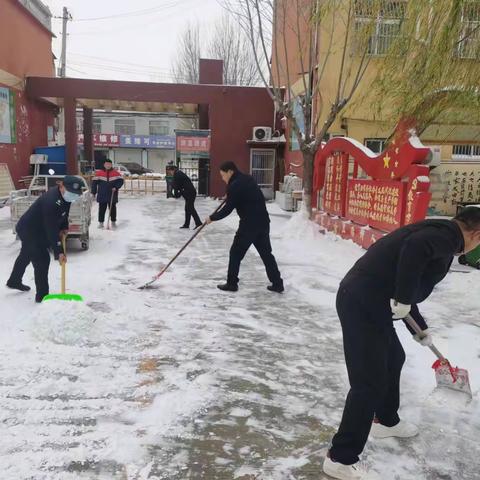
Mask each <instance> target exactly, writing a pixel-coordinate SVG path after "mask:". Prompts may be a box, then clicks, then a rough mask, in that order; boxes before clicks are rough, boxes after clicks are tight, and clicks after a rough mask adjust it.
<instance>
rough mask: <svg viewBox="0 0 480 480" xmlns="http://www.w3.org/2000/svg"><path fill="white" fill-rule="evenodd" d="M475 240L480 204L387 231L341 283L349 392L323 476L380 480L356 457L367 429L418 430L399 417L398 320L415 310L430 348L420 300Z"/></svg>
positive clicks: (395, 433) (379, 434) (479, 236)
mask: <svg viewBox="0 0 480 480" xmlns="http://www.w3.org/2000/svg"><path fill="white" fill-rule="evenodd" d="M478 245H480V208H477V207H469V208H466V209H464V210H463V211H462V212H461V213H460V214H458V215H457V216H456V217H455V218H454V219H453V220H426V221H423V222H420V223H416V224H413V225H408V226H406V227H403V228H400V229H398V230H396V231H394V232H392V233H390V234H389V235H387V236H385V237H384V238H382V239H381V240H379V241H378V242H377V243H375V244H374V245H372V246H371V247H370V249H369V250H368V251H367V253H365V255H364V256H363V257H362V258H361V259H360V260H358V262H357V263H356V264H355V265H354V266H353V268H352V269H351V270H350V271H349V272H348V273H347V275H346V276H345V278H344V279H343V280H342V282H341V283H340V288H339V290H338V293H337V312H338V316H339V318H340V323H341V325H342V331H343V344H344V352H345V361H346V365H347V371H348V378H349V381H350V391H349V392H348V395H347V399H346V402H345V408H344V411H343V417H342V421H341V423H340V427H339V428H338V431H337V433H336V435H335V436H334V437H333V440H332V445H331V447H330V450H329V452H328V454H327V458H326V459H325V462H324V464H323V470H324V472H325V473H326V474H328V475H330V476H331V477H333V478H337V479H340V480H374V479H380V477H379V476H378V475H377V474H376V473H374V472H372V471H370V472H368V471H366V470H365V469H363V468H362V467H360V466H358V463H357V462H358V461H359V455H360V454H361V453H362V451H363V449H364V447H365V443H366V442H367V438H368V435H369V434H370V433H371V434H372V436H373V437H375V438H386V437H401V438H407V437H413V436H415V435H417V434H418V428H417V427H416V426H415V425H413V424H411V423H409V422H406V421H404V420H401V419H400V417H399V416H398V408H399V405H400V386H399V384H400V373H401V370H402V366H403V363H404V361H405V352H404V350H403V348H402V345H401V343H400V341H399V339H398V337H397V334H396V333H395V328H394V326H393V320H401V319H405V317H407V315H408V314H410V315H411V316H412V317H413V318H414V319H415V320H416V322H417V324H419V326H420V327H421V329H422V330H423V333H424V335H422V338H420V337H419V336H418V335H414V337H413V338H414V339H415V340H417V341H418V342H420V343H421V344H422V345H424V346H431V345H432V338H431V336H430V334H429V333H428V327H427V325H426V323H425V321H424V319H423V318H422V316H421V314H420V312H419V311H418V308H417V305H416V304H417V303H420V302H422V301H424V300H425V299H426V298H427V297H428V296H429V295H430V294H431V293H432V290H433V288H434V286H435V285H436V284H437V283H439V282H440V281H441V280H442V279H443V278H444V277H445V276H446V274H447V272H448V270H449V268H450V265H451V263H452V261H453V257H454V255H457V254H460V253H463V252H469V251H471V250H473V249H475V248H476V247H477V246H478ZM406 325H407V328H408V329H409V330H410V332H411V333H412V334H414V333H415V332H414V331H412V329H411V328H410V326H409V325H408V324H406Z"/></svg>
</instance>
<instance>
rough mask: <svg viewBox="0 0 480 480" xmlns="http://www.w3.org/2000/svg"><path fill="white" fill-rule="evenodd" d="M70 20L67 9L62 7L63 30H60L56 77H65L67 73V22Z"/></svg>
mask: <svg viewBox="0 0 480 480" xmlns="http://www.w3.org/2000/svg"><path fill="white" fill-rule="evenodd" d="M71 19H72V16H71V15H70V12H69V11H68V9H67V7H63V16H62V20H63V28H62V55H61V58H60V68H59V69H58V76H59V77H65V76H66V72H67V22H68V21H69V20H71Z"/></svg>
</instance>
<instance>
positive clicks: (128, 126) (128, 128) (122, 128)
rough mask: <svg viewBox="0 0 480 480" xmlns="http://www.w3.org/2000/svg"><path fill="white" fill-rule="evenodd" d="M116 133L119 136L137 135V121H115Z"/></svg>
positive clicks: (128, 119) (126, 119) (119, 119)
mask: <svg viewBox="0 0 480 480" xmlns="http://www.w3.org/2000/svg"><path fill="white" fill-rule="evenodd" d="M115 133H116V134H117V135H135V120H134V119H133V118H117V119H115Z"/></svg>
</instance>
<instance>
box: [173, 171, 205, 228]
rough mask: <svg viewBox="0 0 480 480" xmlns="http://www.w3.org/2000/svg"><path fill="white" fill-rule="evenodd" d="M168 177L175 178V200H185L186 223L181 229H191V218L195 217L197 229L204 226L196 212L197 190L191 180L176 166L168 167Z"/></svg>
mask: <svg viewBox="0 0 480 480" xmlns="http://www.w3.org/2000/svg"><path fill="white" fill-rule="evenodd" d="M167 175H171V176H173V183H172V190H173V195H174V196H175V198H180V197H183V198H184V199H185V223H184V224H183V225H182V226H181V227H180V228H190V218H191V217H192V216H193V220H194V221H195V229H196V228H198V227H200V225H202V221H201V220H200V217H199V216H198V213H197V211H196V210H195V198H196V197H197V190H196V189H195V187H194V186H193V183H192V181H191V180H190V178H189V177H188V176H187V175H186V174H185V173H184V172H182V171H181V170H179V169H178V168H177V167H176V166H174V165H172V166H168V167H167Z"/></svg>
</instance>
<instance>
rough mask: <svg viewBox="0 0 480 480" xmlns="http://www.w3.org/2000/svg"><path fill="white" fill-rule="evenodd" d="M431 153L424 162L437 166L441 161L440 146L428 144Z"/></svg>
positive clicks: (430, 165)
mask: <svg viewBox="0 0 480 480" xmlns="http://www.w3.org/2000/svg"><path fill="white" fill-rule="evenodd" d="M429 148H430V151H431V154H430V155H429V158H428V160H427V162H426V164H427V165H428V166H429V167H438V166H439V165H440V164H441V163H442V147H441V146H440V145H430V146H429Z"/></svg>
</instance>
